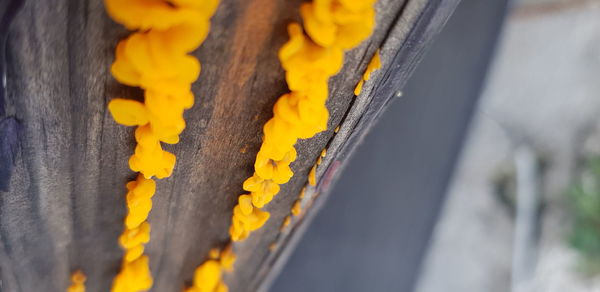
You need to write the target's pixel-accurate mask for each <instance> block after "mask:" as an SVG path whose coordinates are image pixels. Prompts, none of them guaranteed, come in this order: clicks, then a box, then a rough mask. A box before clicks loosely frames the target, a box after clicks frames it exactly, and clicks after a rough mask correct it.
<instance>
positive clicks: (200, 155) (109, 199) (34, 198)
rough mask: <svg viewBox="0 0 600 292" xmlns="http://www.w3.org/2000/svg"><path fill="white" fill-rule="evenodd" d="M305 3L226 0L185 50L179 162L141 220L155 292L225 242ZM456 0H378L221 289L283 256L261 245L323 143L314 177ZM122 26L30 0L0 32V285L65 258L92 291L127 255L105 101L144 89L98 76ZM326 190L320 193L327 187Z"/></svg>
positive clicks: (115, 137) (41, 276)
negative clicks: (315, 129) (3, 60)
mask: <svg viewBox="0 0 600 292" xmlns="http://www.w3.org/2000/svg"><path fill="white" fill-rule="evenodd" d="M301 2H302V1H300V0H293V1H290V0H278V1H272V0H249V1H233V0H223V1H222V3H221V5H220V6H219V9H218V11H217V13H216V14H215V16H214V18H213V26H212V29H211V32H210V35H209V37H208V39H207V40H206V41H205V43H204V44H203V46H202V47H201V48H200V49H199V50H198V51H197V52H195V55H196V56H197V57H198V58H199V59H200V60H201V62H202V75H201V77H200V79H199V81H198V82H197V83H196V84H194V87H193V91H194V93H195V94H196V97H197V99H196V100H197V102H196V105H195V106H194V107H193V108H192V109H191V110H189V111H187V112H186V114H185V117H186V122H187V129H186V130H185V131H184V133H183V135H182V137H181V142H180V143H179V144H177V145H174V146H171V147H167V148H168V150H169V151H171V152H173V153H175V154H176V155H177V158H178V160H177V165H176V168H175V170H174V173H173V175H172V177H170V178H168V179H163V180H161V181H159V183H158V189H157V195H156V196H155V197H154V207H153V210H152V212H151V214H150V218H149V221H150V223H151V225H152V238H151V241H150V243H149V244H148V245H147V253H148V255H149V256H150V259H151V270H152V272H153V275H154V277H155V285H154V288H153V289H152V291H160V292H170V291H180V290H181V288H182V285H183V284H184V283H186V282H187V281H189V280H191V276H192V273H193V270H194V268H195V267H196V266H197V265H198V264H200V263H201V262H202V261H203V260H204V259H205V257H206V254H207V253H208V250H209V249H210V248H211V247H214V246H217V245H219V244H220V243H223V242H224V241H225V240H226V239H227V237H228V233H227V228H228V225H229V222H230V218H231V210H232V207H233V206H234V204H235V201H236V198H237V196H238V195H239V194H241V193H242V189H241V184H242V182H243V180H244V179H245V178H246V177H248V176H249V175H251V174H252V165H253V161H254V157H255V155H256V152H257V150H258V147H259V145H260V136H261V129H262V125H263V124H264V123H265V122H266V121H267V120H268V119H269V118H270V117H271V111H272V106H273V104H274V102H275V101H276V100H277V98H278V97H279V96H280V95H281V94H282V93H284V92H286V90H287V88H286V85H285V81H284V72H283V70H282V69H281V68H280V64H279V61H278V59H277V50H278V49H279V48H280V47H281V45H282V44H283V43H284V42H285V41H286V40H287V33H286V26H287V24H288V23H289V22H290V21H292V20H298V18H299V17H298V7H299V5H300V3H301ZM456 2H457V0H447V1H435V0H432V1H427V0H408V1H398V0H381V1H379V3H378V4H377V12H378V17H377V28H376V30H375V32H374V34H373V36H372V37H371V38H370V39H369V40H368V41H366V42H365V43H363V44H362V45H361V46H360V47H359V48H357V49H355V50H353V51H351V52H349V53H348V54H346V63H345V66H344V68H343V69H342V71H341V73H340V74H339V75H338V76H336V77H334V78H332V80H331V82H330V92H331V94H330V99H329V100H328V107H329V109H330V112H331V119H330V122H329V130H328V131H326V132H323V133H321V134H319V135H317V136H316V137H314V138H313V139H310V140H306V141H301V142H300V143H299V144H298V146H299V147H298V148H299V149H298V150H299V151H298V154H299V155H298V160H297V161H296V162H295V163H294V164H293V169H294V171H295V173H296V175H295V176H294V178H293V179H292V180H291V181H290V182H289V183H287V184H286V185H285V186H283V187H282V190H281V192H280V193H279V195H278V196H277V197H276V198H275V200H274V201H273V202H271V204H270V205H269V206H268V210H269V211H270V212H271V219H270V220H269V222H268V223H267V224H266V225H265V227H264V228H263V229H261V230H260V231H258V232H256V233H254V234H253V235H252V236H251V237H250V238H249V239H248V240H246V241H244V242H243V243H242V244H239V245H236V251H237V253H238V261H237V263H236V271H235V273H233V274H231V275H228V276H227V278H226V280H227V282H228V283H229V284H230V288H231V291H253V290H255V289H257V287H258V286H259V285H260V284H261V283H263V280H264V279H265V277H266V276H267V275H268V274H269V272H270V271H272V262H273V261H274V260H278V259H280V258H281V259H283V258H282V257H280V256H279V255H280V252H279V250H276V251H275V252H270V251H269V248H268V246H269V245H270V244H271V243H272V242H273V241H275V240H279V241H280V243H281V244H282V245H283V246H285V245H286V243H288V242H289V241H288V239H287V238H288V237H286V236H279V234H280V232H279V227H280V225H281V223H282V221H283V218H284V217H285V216H286V215H288V214H289V210H290V207H291V205H292V203H293V202H294V201H295V199H296V198H297V195H298V193H299V191H300V189H301V188H302V186H303V185H304V184H305V183H306V179H307V174H308V171H309V169H310V167H311V166H312V165H313V164H314V161H315V159H316V157H317V156H318V154H319V153H320V152H321V149H323V148H324V147H325V146H326V145H328V144H329V145H330V146H329V147H330V151H329V156H328V158H327V159H325V161H324V163H323V167H322V168H321V169H320V170H319V176H320V177H323V176H324V174H325V173H326V172H327V171H328V169H331V170H333V169H334V168H335V166H337V165H339V163H340V162H342V161H344V160H345V159H346V158H347V156H348V154H349V153H350V152H351V149H352V147H354V145H355V144H356V143H357V142H358V141H359V140H360V138H361V137H362V135H363V134H364V133H365V132H366V130H367V129H368V127H369V125H370V124H371V122H372V121H373V120H374V119H375V118H376V117H377V116H378V114H379V113H380V112H381V110H382V108H383V107H384V106H385V104H386V103H387V102H388V101H389V100H390V98H391V97H392V96H394V95H395V93H396V92H397V90H399V89H400V87H401V86H402V85H403V84H404V82H405V81H406V79H407V78H408V76H409V75H410V73H411V72H412V69H413V68H414V66H415V64H416V63H417V61H418V60H419V58H420V55H421V53H422V51H423V49H424V47H425V44H426V43H427V41H428V40H429V39H430V38H431V37H432V36H433V35H435V33H436V32H437V31H438V30H439V29H440V28H441V26H442V25H443V23H444V22H445V20H446V18H447V16H448V14H449V13H450V12H451V11H452V9H453V8H454V6H455V5H456ZM125 35H127V31H126V30H125V29H124V28H122V27H121V26H120V25H118V24H116V23H114V22H112V21H111V20H110V19H109V18H108V17H107V16H106V14H105V12H104V7H103V5H102V1H101V0H83V1H80V0H48V1H27V3H26V4H25V6H24V7H23V9H22V10H21V12H20V13H19V14H18V15H17V18H16V19H15V21H14V23H13V25H12V27H11V29H10V35H9V39H8V60H9V62H8V68H7V76H8V95H7V98H6V103H5V105H6V114H5V116H14V117H15V118H16V119H17V120H18V121H19V122H20V125H21V127H22V129H23V130H22V135H21V138H22V139H21V141H20V144H19V147H18V151H17V157H16V163H15V168H14V170H13V175H12V178H11V182H10V190H9V191H8V192H0V195H1V197H0V271H1V273H2V283H3V287H2V289H3V291H4V290H6V291H64V290H65V287H66V286H67V285H68V276H69V274H70V272H71V271H72V270H75V269H82V270H83V271H84V272H85V273H86V275H87V276H88V285H87V286H88V291H92V292H93V291H108V290H109V287H110V285H111V280H112V277H113V276H114V275H115V274H116V272H117V271H118V269H119V264H120V258H121V256H122V251H121V250H120V248H119V247H118V245H117V237H118V235H119V234H120V232H121V230H122V224H123V223H122V222H123V217H124V215H125V205H124V194H125V188H124V185H125V183H126V182H127V181H128V180H130V179H132V178H133V176H134V174H133V173H132V172H131V171H130V170H129V169H128V166H127V159H128V157H129V155H130V154H131V153H132V151H133V147H134V141H133V133H132V129H131V128H126V127H123V126H120V125H117V124H116V123H115V122H114V121H113V120H112V118H111V117H110V114H109V113H108V112H107V111H106V104H107V101H108V100H110V99H111V98H114V97H126V98H137V99H140V98H141V91H140V90H138V89H135V88H127V87H125V86H122V85H120V84H118V83H117V82H116V81H115V80H114V79H113V78H112V77H111V76H110V74H109V72H108V68H109V66H110V64H111V62H112V60H113V57H114V56H113V50H114V47H115V45H116V43H117V41H118V40H119V39H120V38H122V37H124V36H125ZM380 47H381V48H382V61H383V64H384V65H383V68H382V70H381V73H378V74H375V75H374V81H372V82H368V83H367V84H365V87H364V94H362V95H361V96H360V97H359V98H356V99H355V98H354V97H353V94H352V91H353V89H354V86H355V85H356V83H357V81H358V80H359V78H360V76H361V75H362V72H363V71H364V69H365V67H366V64H367V63H368V62H369V60H370V58H371V56H372V55H373V54H374V52H375V50H376V49H377V48H380ZM373 86H375V87H373ZM0 118H5V117H4V116H0ZM340 123H341V124H342V130H341V131H340V132H339V133H337V135H334V133H333V129H334V128H335V127H336V125H338V124H340ZM332 137H335V138H334V139H333V140H331V138H332ZM330 141H331V142H330ZM2 163H4V161H2ZM330 166H331V167H330ZM332 174H333V173H332ZM321 187H322V188H323V189H322V192H326V189H327V185H326V184H321ZM311 213H312V212H311ZM311 213H309V214H311ZM303 222H305V221H300V225H303V224H305V223H303ZM294 228H295V229H293V230H301V228H299V227H294ZM292 234H294V235H295V234H299V232H297V231H294V232H293V233H292ZM295 236H296V235H295Z"/></svg>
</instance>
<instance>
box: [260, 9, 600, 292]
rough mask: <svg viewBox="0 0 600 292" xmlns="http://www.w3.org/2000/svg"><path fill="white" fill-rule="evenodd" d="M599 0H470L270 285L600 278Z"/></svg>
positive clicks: (553, 285) (423, 290)
mask: <svg viewBox="0 0 600 292" xmlns="http://www.w3.org/2000/svg"><path fill="white" fill-rule="evenodd" d="M599 76H600V1H598V0H516V1H506V0H489V1H481V0H462V2H461V4H460V5H459V7H458V8H457V10H456V11H455V13H454V15H453V16H452V17H451V19H450V20H449V21H448V23H447V25H446V27H445V28H444V30H443V31H442V33H441V35H440V36H439V37H438V38H437V39H436V41H435V43H434V44H433V45H432V46H431V48H430V50H429V51H428V53H427V54H426V55H425V57H424V59H423V61H422V62H421V64H420V65H419V67H418V68H417V71H416V72H415V74H414V75H413V77H412V78H411V80H409V82H408V85H407V87H406V88H405V90H404V92H403V93H402V96H401V97H399V98H398V99H397V100H396V101H395V102H394V104H393V105H392V106H391V107H390V109H389V110H388V112H387V113H386V114H385V115H384V116H383V118H382V119H381V121H379V123H378V124H377V126H376V127H375V128H374V129H373V131H372V132H371V133H370V135H369V136H368V137H367V139H366V140H365V142H364V143H363V145H361V147H360V148H359V150H358V151H357V153H356V154H355V156H354V158H353V160H352V161H351V163H350V165H349V166H348V167H347V169H346V170H345V173H344V175H343V176H342V178H341V179H340V181H339V182H338V184H337V185H336V187H335V190H334V191H333V193H332V195H331V197H330V199H329V201H328V202H327V203H326V205H325V207H324V208H323V209H322V210H321V211H320V213H319V214H318V215H317V216H316V218H315V219H314V220H313V222H312V224H311V226H310V228H309V229H308V231H307V233H306V235H305V236H304V237H303V238H302V240H301V241H300V243H299V244H298V246H297V248H296V250H295V251H294V253H293V255H292V256H291V258H290V260H289V261H288V263H287V265H286V267H285V268H284V269H283V271H282V272H281V274H280V275H279V277H278V279H277V280H276V281H275V283H274V284H273V285H272V287H271V291H286V292H288V291H289V292H294V291H303V292H304V291H346V292H348V291H361V292H362V291H417V292H437V291H444V292H448V291H451V292H452V291H460V292H482V291H486V292H496V291H503V292H504V291H519V292H521V291H523V292H524V291H544V292H552V291H557V292H558V291H560V292H565V291H574V292H578V291H600V280H599V277H598V275H599V273H600V115H599V113H600V79H599Z"/></svg>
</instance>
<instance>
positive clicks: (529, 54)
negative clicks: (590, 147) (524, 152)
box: [417, 0, 600, 292]
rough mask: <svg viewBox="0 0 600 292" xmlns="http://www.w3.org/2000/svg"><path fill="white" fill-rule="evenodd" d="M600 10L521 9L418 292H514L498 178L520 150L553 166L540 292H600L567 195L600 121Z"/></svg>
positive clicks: (525, 5) (561, 5)
mask: <svg viewBox="0 0 600 292" xmlns="http://www.w3.org/2000/svg"><path fill="white" fill-rule="evenodd" d="M599 76H600V2H599V1H560V2H556V1H540V0H537V1H522V2H519V3H516V6H515V7H514V9H513V11H512V14H511V16H510V17H509V18H508V20H507V26H506V27H505V29H504V34H503V37H502V39H501V42H500V46H499V49H498V54H497V56H496V59H495V62H494V65H493V68H492V70H491V75H490V78H489V80H488V84H487V86H486V88H485V91H484V94H483V96H482V99H481V104H480V106H479V109H478V110H477V114H476V119H475V120H474V122H473V125H472V130H471V133H470V135H469V139H468V143H467V145H466V147H465V149H464V151H463V156H462V159H461V161H460V164H459V168H458V169H457V172H456V174H455V178H454V179H453V182H452V184H451V188H450V190H449V193H448V200H447V204H446V206H445V207H444V209H443V212H442V216H441V218H440V220H439V223H438V225H437V227H436V231H435V233H434V236H433V240H432V244H431V247H430V250H429V252H428V255H427V259H426V262H425V264H424V268H423V269H422V273H421V277H420V281H419V284H418V288H417V291H418V292H437V291H460V292H480V291H489V292H495V291H498V292H500V291H502V292H504V291H510V272H511V257H512V241H513V230H514V220H513V219H512V218H511V216H510V215H509V214H510V213H508V212H506V210H505V208H503V206H502V204H501V203H500V201H499V200H498V199H497V198H496V197H495V196H494V177H495V176H497V175H498V173H499V172H500V171H501V169H503V168H506V167H507V166H508V165H511V161H512V159H513V155H514V150H515V147H516V146H518V145H520V144H522V143H528V144H530V145H531V146H532V147H533V148H534V149H535V150H536V151H538V153H540V154H541V155H542V156H543V157H544V158H545V159H546V160H547V162H548V163H549V168H548V172H547V173H546V175H545V176H544V179H543V181H542V183H543V188H542V190H543V192H542V195H543V202H544V204H545V206H546V208H545V209H544V212H543V213H542V217H541V226H542V227H541V233H540V238H539V247H538V252H537V255H536V256H537V261H536V263H535V267H534V276H533V279H532V289H531V291H543V292H554V291H556V292H565V291H573V292H576V291H600V285H599V283H598V280H597V279H589V278H584V277H582V276H581V275H579V274H577V273H576V272H575V271H576V255H575V254H574V253H573V251H571V250H570V249H569V248H568V247H567V246H566V244H565V237H566V231H567V227H568V224H569V218H568V216H566V215H567V214H566V209H567V208H566V202H565V199H566V198H565V195H564V194H565V189H566V188H567V186H568V185H569V182H570V180H571V178H572V175H573V170H574V169H575V163H576V161H577V159H578V158H579V156H580V153H581V150H582V144H583V141H585V139H586V137H587V135H589V133H590V132H589V130H590V129H592V128H593V127H594V126H595V125H597V124H598V122H599V118H600V79H599Z"/></svg>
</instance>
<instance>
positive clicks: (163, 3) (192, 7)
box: [104, 0, 218, 292]
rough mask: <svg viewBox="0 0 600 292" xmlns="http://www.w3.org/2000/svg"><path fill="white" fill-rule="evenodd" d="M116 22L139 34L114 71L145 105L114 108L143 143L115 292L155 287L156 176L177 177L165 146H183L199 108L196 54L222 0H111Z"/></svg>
mask: <svg viewBox="0 0 600 292" xmlns="http://www.w3.org/2000/svg"><path fill="white" fill-rule="evenodd" d="M104 3H105V6H106V10H107V12H108V14H109V15H110V17H112V19H114V20H115V21H116V22H119V23H121V24H122V25H124V26H125V27H126V28H127V29H129V30H133V31H134V32H133V33H132V34H130V35H129V36H128V37H127V38H126V39H124V40H121V41H120V42H119V44H118V45H117V48H116V52H115V61H114V63H113V64H112V67H111V73H112V75H113V76H114V78H115V79H116V80H117V81H119V82H120V83H122V84H125V85H128V86H135V87H140V88H142V89H143V90H144V102H143V103H142V102H138V101H135V100H129V99H121V98H115V99H113V100H111V102H110V103H109V104H108V109H109V111H110V113H111V114H112V116H113V118H114V119H115V121H116V122H117V123H119V124H122V125H125V126H136V127H137V128H136V130H135V140H136V141H137V146H136V147H135V152H134V154H133V155H132V156H131V157H130V159H129V167H130V168H131V170H133V171H135V172H139V174H138V176H137V179H136V180H135V181H131V182H129V183H127V190H128V192H127V208H128V214H127V216H126V218H125V231H124V232H123V234H122V235H121V236H120V237H119V243H120V245H121V246H122V247H123V248H124V249H125V256H124V257H123V262H122V265H121V271H120V272H119V274H118V275H117V276H116V277H115V279H114V282H113V286H112V291H113V292H133V291H142V290H147V289H150V288H151V287H152V275H151V274H150V268H149V265H148V257H147V256H146V255H144V245H145V244H146V243H147V242H148V241H149V240H150V224H149V223H148V222H147V221H146V219H147V218H148V213H149V212H150V209H152V196H153V195H154V193H155V190H156V184H155V182H154V180H152V178H153V177H156V178H158V179H161V178H165V177H168V176H170V175H171V173H172V171H173V167H174V166H175V155H173V154H172V153H169V152H167V151H164V150H163V149H162V145H161V143H167V144H175V143H177V142H179V134H181V132H182V131H183V129H184V128H185V120H184V119H183V111H184V110H186V109H189V108H190V107H192V105H193V104H194V95H193V94H192V91H191V85H192V83H193V82H194V81H195V80H196V79H198V76H199V75H200V62H199V61H198V60H197V59H196V58H195V57H193V56H191V55H190V54H189V53H190V52H192V51H193V50H195V49H196V48H198V47H199V46H200V44H201V43H202V42H203V41H204V39H205V38H206V36H207V34H208V31H209V29H210V18H211V16H212V15H213V13H214V12H215V10H216V8H217V5H218V0H105V1H104Z"/></svg>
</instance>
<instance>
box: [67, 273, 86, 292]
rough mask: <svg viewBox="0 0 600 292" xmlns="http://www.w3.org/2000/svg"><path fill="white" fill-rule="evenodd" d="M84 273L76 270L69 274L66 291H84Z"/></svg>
mask: <svg viewBox="0 0 600 292" xmlns="http://www.w3.org/2000/svg"><path fill="white" fill-rule="evenodd" d="M85 280H86V278H85V275H84V274H83V273H82V272H81V271H76V272H74V273H73V275H71V285H70V286H69V287H68V288H67V292H85Z"/></svg>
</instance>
